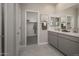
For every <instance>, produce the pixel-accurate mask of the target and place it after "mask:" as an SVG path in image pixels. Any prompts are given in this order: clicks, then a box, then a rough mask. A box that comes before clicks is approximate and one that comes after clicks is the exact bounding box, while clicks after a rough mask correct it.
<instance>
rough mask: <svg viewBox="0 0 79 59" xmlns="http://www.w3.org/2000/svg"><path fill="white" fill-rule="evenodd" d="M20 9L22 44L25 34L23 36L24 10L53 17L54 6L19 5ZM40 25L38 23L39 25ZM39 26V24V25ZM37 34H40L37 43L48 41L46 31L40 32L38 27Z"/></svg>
mask: <svg viewBox="0 0 79 59" xmlns="http://www.w3.org/2000/svg"><path fill="white" fill-rule="evenodd" d="M21 7H22V42H23V44H24V39H25V37H24V36H25V34H24V30H25V28H24V25H25V24H24V13H25V10H32V11H39V12H40V14H43V15H46V14H47V15H54V14H55V5H52V4H23V5H21ZM39 24H40V23H39ZM40 26H41V24H40ZM39 34H40V38H39V43H44V42H47V40H48V35H47V34H48V33H47V30H44V31H43V30H42V28H41V27H40V30H39Z"/></svg>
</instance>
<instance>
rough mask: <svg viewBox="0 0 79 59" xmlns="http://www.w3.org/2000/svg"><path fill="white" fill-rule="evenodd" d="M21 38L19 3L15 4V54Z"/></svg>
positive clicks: (17, 51)
mask: <svg viewBox="0 0 79 59" xmlns="http://www.w3.org/2000/svg"><path fill="white" fill-rule="evenodd" d="M20 40H21V9H20V5H19V4H16V55H19V52H20V51H19V50H20Z"/></svg>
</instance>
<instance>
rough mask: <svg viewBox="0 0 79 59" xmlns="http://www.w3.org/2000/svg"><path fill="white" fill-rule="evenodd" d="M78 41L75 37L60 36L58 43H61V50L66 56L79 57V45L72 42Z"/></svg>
mask: <svg viewBox="0 0 79 59" xmlns="http://www.w3.org/2000/svg"><path fill="white" fill-rule="evenodd" d="M71 39H74V40H75V39H76V38H73V37H67V36H66V37H64V36H63V37H62V35H61V36H59V39H58V43H59V47H58V48H59V50H61V51H62V52H63V53H64V54H66V55H69V56H74V55H76V56H77V55H79V43H77V42H75V41H73V40H71Z"/></svg>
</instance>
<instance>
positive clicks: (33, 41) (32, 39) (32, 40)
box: [27, 36, 37, 45]
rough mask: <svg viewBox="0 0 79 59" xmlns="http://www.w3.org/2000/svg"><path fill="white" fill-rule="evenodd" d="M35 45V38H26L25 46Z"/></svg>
mask: <svg viewBox="0 0 79 59" xmlns="http://www.w3.org/2000/svg"><path fill="white" fill-rule="evenodd" d="M32 44H37V36H28V37H27V45H32Z"/></svg>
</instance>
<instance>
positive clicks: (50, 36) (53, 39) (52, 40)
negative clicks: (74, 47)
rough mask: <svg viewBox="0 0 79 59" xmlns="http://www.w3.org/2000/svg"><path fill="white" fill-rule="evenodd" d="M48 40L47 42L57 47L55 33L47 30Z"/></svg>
mask: <svg viewBox="0 0 79 59" xmlns="http://www.w3.org/2000/svg"><path fill="white" fill-rule="evenodd" d="M48 42H49V44H52V45H53V46H54V47H56V48H57V46H58V44H57V42H58V40H57V33H54V32H50V31H49V32H48Z"/></svg>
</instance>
